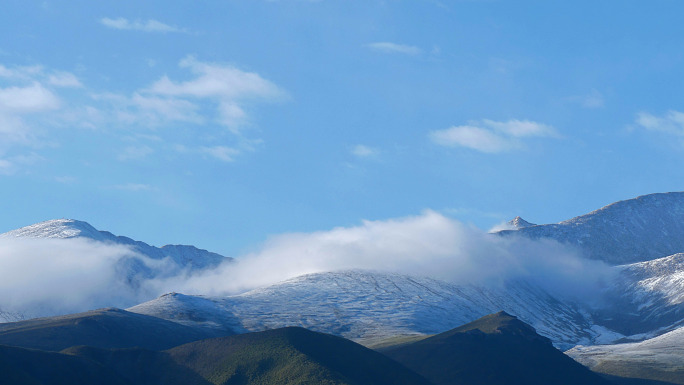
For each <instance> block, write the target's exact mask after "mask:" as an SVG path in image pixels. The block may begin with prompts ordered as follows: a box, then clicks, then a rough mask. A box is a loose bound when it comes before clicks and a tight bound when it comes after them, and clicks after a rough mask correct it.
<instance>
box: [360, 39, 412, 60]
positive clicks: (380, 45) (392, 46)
mask: <svg viewBox="0 0 684 385" xmlns="http://www.w3.org/2000/svg"><path fill="white" fill-rule="evenodd" d="M366 46H367V47H368V48H370V49H372V50H373V51H376V52H381V53H389V54H393V53H394V54H403V55H411V56H415V55H420V54H422V53H423V50H422V49H420V48H418V47H415V46H412V45H405V44H396V43H391V42H387V41H382V42H377V43H370V44H367V45H366Z"/></svg>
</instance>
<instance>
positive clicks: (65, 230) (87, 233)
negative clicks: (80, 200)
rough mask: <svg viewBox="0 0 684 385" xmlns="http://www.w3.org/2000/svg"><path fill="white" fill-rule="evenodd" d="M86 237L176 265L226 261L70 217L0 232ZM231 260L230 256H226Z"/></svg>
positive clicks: (9, 235) (203, 266) (211, 264)
mask: <svg viewBox="0 0 684 385" xmlns="http://www.w3.org/2000/svg"><path fill="white" fill-rule="evenodd" d="M78 237H80V238H88V239H92V240H94V241H99V242H109V243H115V244H119V245H126V246H129V247H131V248H132V250H133V251H136V252H138V253H141V254H143V255H145V256H148V257H150V258H152V259H163V258H170V259H171V260H172V261H174V262H175V263H176V265H178V266H179V267H182V268H185V267H188V268H191V269H206V268H210V267H214V266H217V265H219V264H220V263H221V262H223V261H226V260H227V257H224V256H222V255H219V254H216V253H212V252H210V251H207V250H202V249H198V248H196V247H194V246H185V245H166V246H162V247H161V248H159V247H154V246H150V245H148V244H147V243H144V242H140V241H135V240H133V239H130V238H127V237H122V236H116V235H114V234H112V233H110V232H108V231H99V230H97V229H96V228H94V227H93V226H91V225H90V224H88V223H87V222H82V221H77V220H74V219H53V220H49V221H45V222H40V223H36V224H34V225H30V226H26V227H22V228H20V229H16V230H12V231H8V232H6V233H4V234H0V239H1V238H59V239H69V238H78ZM228 259H232V258H228Z"/></svg>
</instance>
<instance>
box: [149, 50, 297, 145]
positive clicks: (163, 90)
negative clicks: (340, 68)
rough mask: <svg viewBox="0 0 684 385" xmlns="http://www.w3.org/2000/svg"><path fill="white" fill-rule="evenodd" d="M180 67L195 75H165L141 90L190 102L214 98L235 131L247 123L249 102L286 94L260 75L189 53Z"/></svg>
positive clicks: (222, 118) (222, 120) (220, 113)
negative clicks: (178, 77) (176, 78)
mask: <svg viewBox="0 0 684 385" xmlns="http://www.w3.org/2000/svg"><path fill="white" fill-rule="evenodd" d="M180 67H181V68H186V69H188V70H189V71H190V72H191V73H192V74H193V75H195V78H194V79H191V80H187V81H174V80H171V79H169V78H168V77H167V76H164V77H162V78H161V79H159V80H158V81H156V82H155V83H154V84H153V85H152V86H151V87H149V88H147V89H145V90H143V91H141V93H142V94H149V95H154V96H157V97H163V98H168V100H179V99H180V100H184V101H185V102H187V103H191V102H192V101H193V100H207V101H213V102H214V103H215V104H216V110H215V111H216V118H215V119H216V121H217V122H218V123H220V124H222V125H224V126H225V127H227V128H228V129H230V130H231V131H233V132H235V133H238V132H239V130H240V128H241V127H242V126H243V125H244V124H246V123H247V120H248V117H247V113H246V112H245V110H244V108H243V105H244V104H245V103H248V102H251V101H272V100H278V99H281V98H284V97H285V95H286V94H285V92H284V91H283V90H281V89H280V88H279V87H278V86H276V85H275V84H273V83H272V82H270V81H268V80H266V79H264V78H263V77H261V76H260V75H259V74H257V73H255V72H246V71H243V70H240V69H238V68H236V67H234V66H231V65H224V64H215V63H205V62H200V61H198V60H197V59H195V58H194V57H192V56H188V57H186V58H185V59H183V60H181V62H180ZM175 98H177V99H175Z"/></svg>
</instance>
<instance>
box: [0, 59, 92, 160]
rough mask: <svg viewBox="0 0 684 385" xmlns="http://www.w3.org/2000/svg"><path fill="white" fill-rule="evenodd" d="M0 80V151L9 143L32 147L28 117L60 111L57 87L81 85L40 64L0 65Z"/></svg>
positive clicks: (76, 79)
mask: <svg viewBox="0 0 684 385" xmlns="http://www.w3.org/2000/svg"><path fill="white" fill-rule="evenodd" d="M0 79H2V80H3V84H4V86H0V152H1V151H2V150H3V148H4V149H6V148H8V146H9V145H12V144H23V145H31V144H35V143H36V140H37V136H36V135H35V130H34V127H33V126H32V124H30V123H29V121H30V120H31V118H35V117H37V116H42V115H45V114H47V113H51V112H57V111H62V110H63V108H64V104H65V103H64V102H63V100H62V99H61V98H60V96H59V95H58V91H59V88H63V87H81V86H82V85H81V82H80V80H79V79H78V78H77V77H76V76H75V75H74V74H72V73H70V72H65V71H50V70H47V69H45V68H44V67H43V66H40V65H33V66H15V67H7V66H4V65H0Z"/></svg>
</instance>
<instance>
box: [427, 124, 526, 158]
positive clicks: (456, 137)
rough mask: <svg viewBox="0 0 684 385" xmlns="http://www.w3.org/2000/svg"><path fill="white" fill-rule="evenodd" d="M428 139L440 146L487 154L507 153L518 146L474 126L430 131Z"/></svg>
mask: <svg viewBox="0 0 684 385" xmlns="http://www.w3.org/2000/svg"><path fill="white" fill-rule="evenodd" d="M430 139H432V141H433V142H435V143H437V144H439V145H441V146H447V147H467V148H472V149H474V150H477V151H481V152H488V153H496V152H502V151H507V150H510V149H513V148H517V147H518V146H519V145H518V144H517V143H516V142H515V141H513V140H511V139H509V138H506V137H503V136H501V135H498V134H496V133H494V132H492V131H490V130H487V129H485V128H480V127H475V126H455V127H451V128H448V129H446V130H437V131H432V132H430Z"/></svg>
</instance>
